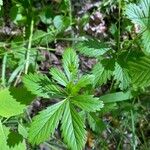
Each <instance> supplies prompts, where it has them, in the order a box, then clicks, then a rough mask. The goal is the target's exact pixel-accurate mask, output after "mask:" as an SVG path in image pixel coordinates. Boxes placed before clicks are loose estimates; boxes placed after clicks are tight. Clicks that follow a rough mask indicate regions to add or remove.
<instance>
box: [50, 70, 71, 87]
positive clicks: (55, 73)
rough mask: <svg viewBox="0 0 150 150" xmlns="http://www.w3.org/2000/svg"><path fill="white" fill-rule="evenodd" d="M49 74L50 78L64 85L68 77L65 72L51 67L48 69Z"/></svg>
mask: <svg viewBox="0 0 150 150" xmlns="http://www.w3.org/2000/svg"><path fill="white" fill-rule="evenodd" d="M50 74H51V75H52V78H53V79H54V80H56V81H57V82H58V83H59V84H60V85H62V86H65V87H66V85H67V83H68V79H67V77H66V76H65V74H64V73H63V72H62V71H61V70H60V69H58V68H52V69H51V70H50Z"/></svg>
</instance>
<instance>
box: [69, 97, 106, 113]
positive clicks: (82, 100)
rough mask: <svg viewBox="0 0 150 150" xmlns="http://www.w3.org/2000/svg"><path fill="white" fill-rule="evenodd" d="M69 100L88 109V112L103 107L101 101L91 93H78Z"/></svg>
mask: <svg viewBox="0 0 150 150" xmlns="http://www.w3.org/2000/svg"><path fill="white" fill-rule="evenodd" d="M71 102H72V103H73V104H75V105H76V106H78V107H79V108H81V109H83V110H85V111H88V112H95V111H97V110H100V109H101V108H103V105H104V104H103V102H102V101H100V100H99V99H98V98H96V97H93V95H79V96H76V97H73V98H72V99H71Z"/></svg>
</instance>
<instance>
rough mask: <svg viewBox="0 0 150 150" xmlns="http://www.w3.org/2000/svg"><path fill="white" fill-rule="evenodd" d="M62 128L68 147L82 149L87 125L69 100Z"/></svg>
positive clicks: (76, 149)
mask: <svg viewBox="0 0 150 150" xmlns="http://www.w3.org/2000/svg"><path fill="white" fill-rule="evenodd" d="M61 128H62V135H63V137H64V140H65V142H66V143H67V144H68V148H70V149H72V150H82V149H83V147H84V145H85V142H86V131H85V129H84V128H85V125H84V122H83V121H82V119H81V117H80V116H79V114H78V113H77V112H76V110H75V109H74V107H73V105H72V104H70V102H69V101H68V102H67V103H66V106H65V111H64V114H63V118H62V126H61Z"/></svg>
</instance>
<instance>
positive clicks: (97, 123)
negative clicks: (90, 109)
mask: <svg viewBox="0 0 150 150" xmlns="http://www.w3.org/2000/svg"><path fill="white" fill-rule="evenodd" d="M87 121H88V124H89V126H90V128H91V129H92V130H93V131H94V132H96V133H102V131H104V130H105V129H106V125H105V123H104V122H103V120H102V118H100V117H97V116H96V115H95V114H94V113H88V114H87Z"/></svg>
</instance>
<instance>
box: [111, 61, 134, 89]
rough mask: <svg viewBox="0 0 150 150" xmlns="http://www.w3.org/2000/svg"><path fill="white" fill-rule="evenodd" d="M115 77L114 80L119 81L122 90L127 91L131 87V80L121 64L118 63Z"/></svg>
mask: <svg viewBox="0 0 150 150" xmlns="http://www.w3.org/2000/svg"><path fill="white" fill-rule="evenodd" d="M113 75H114V79H115V80H116V81H117V84H119V87H120V89H121V90H125V89H127V88H128V87H129V85H130V83H131V79H130V77H129V74H128V72H127V69H126V68H122V66H120V64H118V63H116V64H115V70H114V72H113Z"/></svg>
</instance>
